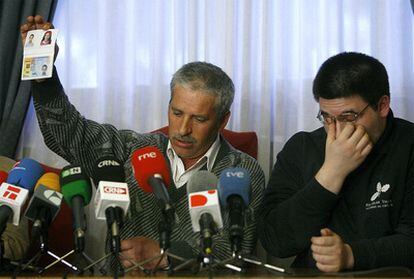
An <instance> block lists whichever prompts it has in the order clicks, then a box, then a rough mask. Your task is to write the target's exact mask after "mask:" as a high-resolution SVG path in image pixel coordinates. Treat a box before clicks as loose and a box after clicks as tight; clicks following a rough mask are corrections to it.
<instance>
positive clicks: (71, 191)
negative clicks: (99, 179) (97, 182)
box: [60, 165, 92, 252]
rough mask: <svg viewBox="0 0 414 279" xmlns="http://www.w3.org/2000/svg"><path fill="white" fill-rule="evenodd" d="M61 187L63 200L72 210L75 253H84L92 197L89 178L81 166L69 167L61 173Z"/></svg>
mask: <svg viewBox="0 0 414 279" xmlns="http://www.w3.org/2000/svg"><path fill="white" fill-rule="evenodd" d="M60 185H61V187H62V194H63V198H64V199H65V201H66V203H67V204H68V205H69V207H70V208H72V218H73V236H74V243H75V251H76V252H83V250H84V249H85V232H86V215H85V206H86V205H88V204H89V202H90V201H91V197H92V188H91V184H90V181H89V178H88V177H87V176H86V175H85V174H84V172H83V171H82V168H81V166H77V165H68V166H66V167H64V168H63V169H62V171H61V172H60Z"/></svg>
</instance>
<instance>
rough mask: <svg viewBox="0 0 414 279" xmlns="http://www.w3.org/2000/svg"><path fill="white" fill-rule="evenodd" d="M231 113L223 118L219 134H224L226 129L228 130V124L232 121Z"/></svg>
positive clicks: (227, 113)
mask: <svg viewBox="0 0 414 279" xmlns="http://www.w3.org/2000/svg"><path fill="white" fill-rule="evenodd" d="M230 114H231V113H230V111H228V112H226V114H225V115H224V117H223V120H221V123H220V126H219V129H218V131H219V133H220V132H222V131H223V130H224V128H226V126H227V123H228V122H229V119H230Z"/></svg>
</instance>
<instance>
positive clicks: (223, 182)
mask: <svg viewBox="0 0 414 279" xmlns="http://www.w3.org/2000/svg"><path fill="white" fill-rule="evenodd" d="M217 189H218V193H219V198H220V202H221V204H222V205H223V206H225V207H226V206H227V201H228V198H229V197H230V196H231V195H238V196H240V197H241V198H242V199H243V202H244V205H245V206H248V205H249V203H250V192H251V189H250V174H249V172H248V171H247V170H246V169H244V168H227V169H225V170H223V171H222V172H221V174H220V178H219V182H218V184H217Z"/></svg>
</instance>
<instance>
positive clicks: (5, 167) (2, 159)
mask: <svg viewBox="0 0 414 279" xmlns="http://www.w3.org/2000/svg"><path fill="white" fill-rule="evenodd" d="M15 164H16V161H15V160H13V159H10V158H8V157H6V156H1V155H0V170H2V171H5V172H7V173H8V172H9V171H10V170H11V169H12V168H13V166H14V165H15Z"/></svg>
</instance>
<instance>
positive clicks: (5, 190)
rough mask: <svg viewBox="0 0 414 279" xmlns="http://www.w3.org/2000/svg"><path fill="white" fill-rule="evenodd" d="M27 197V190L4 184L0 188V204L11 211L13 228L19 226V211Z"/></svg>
mask: <svg viewBox="0 0 414 279" xmlns="http://www.w3.org/2000/svg"><path fill="white" fill-rule="evenodd" d="M28 197H29V191H28V190H27V189H24V188H20V187H16V186H14V185H11V184H9V183H6V182H3V183H2V184H1V186H0V204H1V205H3V204H4V205H7V206H9V207H10V208H11V209H12V210H13V220H12V223H13V225H15V226H18V225H19V220H20V211H21V208H22V206H23V204H24V203H25V202H26V200H27V198H28Z"/></svg>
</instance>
